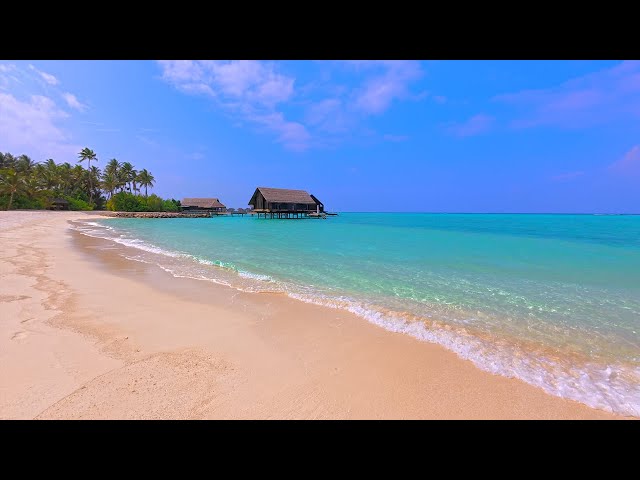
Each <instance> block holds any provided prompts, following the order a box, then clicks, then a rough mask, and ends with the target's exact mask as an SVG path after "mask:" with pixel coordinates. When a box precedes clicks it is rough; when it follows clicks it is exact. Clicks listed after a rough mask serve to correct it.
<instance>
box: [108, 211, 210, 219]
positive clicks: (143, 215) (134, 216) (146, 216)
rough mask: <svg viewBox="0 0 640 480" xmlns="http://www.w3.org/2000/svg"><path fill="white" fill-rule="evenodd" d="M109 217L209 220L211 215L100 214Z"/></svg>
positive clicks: (177, 213) (165, 213) (157, 213)
mask: <svg viewBox="0 0 640 480" xmlns="http://www.w3.org/2000/svg"><path fill="white" fill-rule="evenodd" d="M100 214H101V215H105V216H107V217H121V218H209V217H211V214H210V213H181V212H100Z"/></svg>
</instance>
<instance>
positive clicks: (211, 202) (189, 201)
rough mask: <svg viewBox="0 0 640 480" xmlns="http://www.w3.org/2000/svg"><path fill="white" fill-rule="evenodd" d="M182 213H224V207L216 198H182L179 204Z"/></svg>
mask: <svg viewBox="0 0 640 480" xmlns="http://www.w3.org/2000/svg"><path fill="white" fill-rule="evenodd" d="M180 206H181V207H182V211H183V212H186V213H188V212H224V211H225V210H226V209H227V207H225V206H224V205H223V204H222V203H221V202H220V200H218V199H217V198H183V199H182V201H181V202H180Z"/></svg>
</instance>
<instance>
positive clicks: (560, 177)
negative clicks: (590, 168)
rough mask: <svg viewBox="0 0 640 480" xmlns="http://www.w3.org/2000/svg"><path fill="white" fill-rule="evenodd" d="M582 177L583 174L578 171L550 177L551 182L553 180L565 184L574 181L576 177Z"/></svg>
mask: <svg viewBox="0 0 640 480" xmlns="http://www.w3.org/2000/svg"><path fill="white" fill-rule="evenodd" d="M583 175H584V172H582V171H580V172H568V173H561V174H559V175H554V176H553V177H551V180H553V181H554V182H565V181H568V180H574V179H576V178H578V177H581V176H583Z"/></svg>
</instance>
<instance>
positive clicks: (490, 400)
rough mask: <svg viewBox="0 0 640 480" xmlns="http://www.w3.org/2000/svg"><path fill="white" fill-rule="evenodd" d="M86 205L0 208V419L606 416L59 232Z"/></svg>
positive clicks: (417, 345) (345, 323) (296, 305)
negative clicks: (31, 209)
mask: <svg viewBox="0 0 640 480" xmlns="http://www.w3.org/2000/svg"><path fill="white" fill-rule="evenodd" d="M91 216H93V215H91ZM91 216H90V215H86V214H82V213H74V212H69V213H63V212H51V213H46V212H37V213H35V212H34V213H31V212H1V213H0V235H1V236H2V243H3V257H2V260H1V261H2V267H1V270H0V274H1V275H2V282H1V284H2V287H0V288H2V292H1V293H0V295H1V297H0V301H1V303H0V308H1V309H2V315H1V316H2V318H3V320H2V342H3V348H2V349H1V352H2V353H0V355H2V366H1V367H0V368H1V369H2V372H1V377H2V380H1V382H2V385H1V390H2V392H3V395H2V399H1V401H0V417H2V418H34V417H38V418H614V417H615V416H614V415H610V414H607V413H606V412H603V411H599V410H593V409H590V408H588V407H586V406H584V405H582V404H578V403H576V402H572V401H567V400H563V399H560V398H557V397H552V396H550V395H547V394H546V393H544V392H543V391H542V390H540V389H537V388H534V387H532V386H530V385H527V384H525V383H524V382H521V381H518V380H515V379H507V378H503V377H497V376H494V375H491V374H489V373H486V372H483V371H480V370H479V369H477V368H476V367H474V366H473V365H472V364H471V362H469V361H464V360H461V359H459V358H457V357H456V356H455V355H454V354H453V353H451V352H449V351H447V350H445V349H444V348H442V347H440V346H437V345H432V344H427V343H424V342H419V341H417V340H415V339H413V338H410V337H408V336H406V335H401V334H393V333H390V332H387V331H384V330H382V329H380V328H378V327H376V326H373V325H370V324H367V323H365V322H363V321H362V320H361V319H360V318H359V317H357V316H355V315H354V314H352V313H349V312H345V311H338V310H332V309H328V308H326V307H323V306H315V305H309V304H304V303H301V302H298V301H296V300H294V299H290V298H286V297H282V296H279V295H273V294H261V295H255V294H250V293H242V292H237V291H234V290H231V289H228V288H226V287H224V286H220V285H213V284H203V282H197V281H194V280H190V279H175V278H173V277H171V276H169V275H168V274H165V273H164V272H162V271H161V270H160V269H159V268H157V267H155V266H154V265H144V264H140V263H136V262H130V261H127V260H125V259H123V258H122V257H120V256H119V255H115V254H114V252H113V251H112V250H105V246H106V244H107V241H105V240H97V239H90V238H86V237H85V238H71V237H72V236H73V235H74V233H73V232H71V231H70V229H69V225H68V223H67V222H68V221H69V220H72V219H77V218H83V219H90V218H91ZM75 235H77V236H78V237H80V235H79V234H77V233H75ZM4 245H6V248H5V247H4ZM72 247H73V248H72ZM109 248H112V249H113V248H126V247H118V246H111V247H109ZM23 297H26V298H23ZM178 319H179V321H177V320H178ZM301 319H304V321H302V320H301Z"/></svg>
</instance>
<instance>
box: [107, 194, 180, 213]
mask: <svg viewBox="0 0 640 480" xmlns="http://www.w3.org/2000/svg"><path fill="white" fill-rule="evenodd" d="M107 210H113V211H115V212H179V211H180V202H179V201H177V200H174V199H171V200H163V199H162V198H160V197H159V196H157V195H151V196H149V197H143V196H142V195H134V194H133V193H129V192H120V193H116V194H114V195H113V196H112V197H111V198H110V199H109V200H107Z"/></svg>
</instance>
